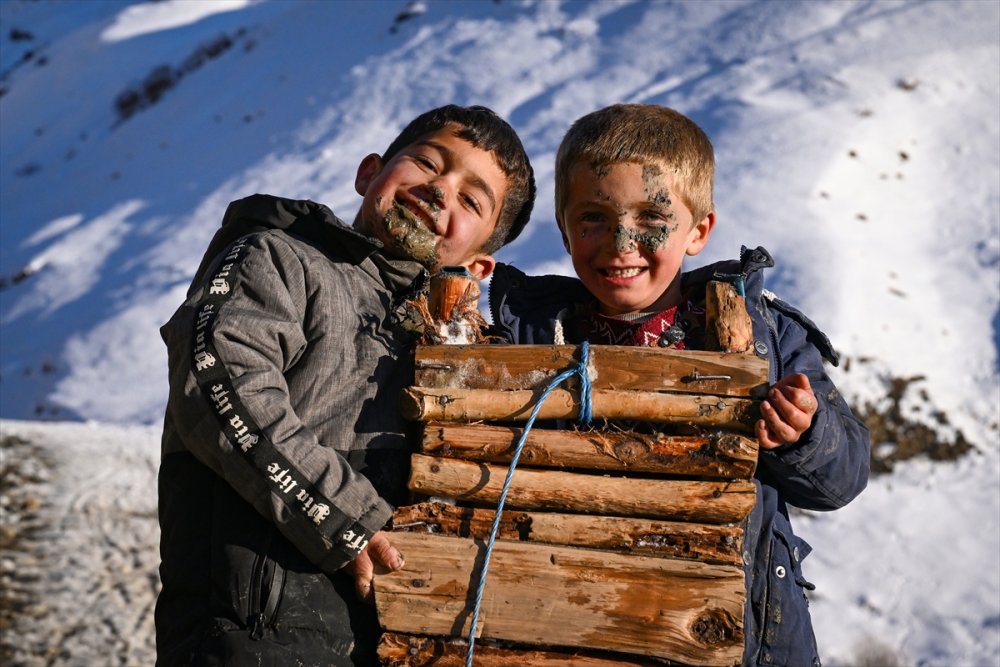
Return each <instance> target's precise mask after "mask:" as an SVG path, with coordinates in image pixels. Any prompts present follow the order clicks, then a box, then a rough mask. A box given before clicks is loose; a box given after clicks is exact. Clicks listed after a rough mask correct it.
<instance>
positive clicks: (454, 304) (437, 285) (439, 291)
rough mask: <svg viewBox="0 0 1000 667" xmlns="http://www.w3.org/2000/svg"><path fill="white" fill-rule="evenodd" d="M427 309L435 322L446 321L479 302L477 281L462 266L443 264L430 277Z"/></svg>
mask: <svg viewBox="0 0 1000 667" xmlns="http://www.w3.org/2000/svg"><path fill="white" fill-rule="evenodd" d="M429 292H430V296H429V297H428V302H429V303H428V309H429V310H430V314H431V317H432V318H434V321H435V322H447V321H449V320H452V319H454V318H456V317H461V315H462V313H463V312H464V311H466V310H469V309H470V308H476V307H477V304H478V302H479V293H480V292H479V281H478V280H476V279H475V278H473V277H472V274H471V273H469V270H468V269H466V268H465V267H462V266H445V267H442V268H441V270H440V271H438V273H436V274H435V275H433V276H432V277H431V284H430V290H429Z"/></svg>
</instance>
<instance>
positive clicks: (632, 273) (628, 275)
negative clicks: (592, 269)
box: [604, 269, 642, 278]
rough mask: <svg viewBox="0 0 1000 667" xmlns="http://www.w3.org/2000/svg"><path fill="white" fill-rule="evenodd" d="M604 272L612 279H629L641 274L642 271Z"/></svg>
mask: <svg viewBox="0 0 1000 667" xmlns="http://www.w3.org/2000/svg"><path fill="white" fill-rule="evenodd" d="M604 272H605V273H607V274H608V275H609V276H611V277H612V278H631V277H632V276H637V275H639V274H640V273H642V269H605V271H604Z"/></svg>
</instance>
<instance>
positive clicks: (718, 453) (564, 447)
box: [421, 422, 758, 479]
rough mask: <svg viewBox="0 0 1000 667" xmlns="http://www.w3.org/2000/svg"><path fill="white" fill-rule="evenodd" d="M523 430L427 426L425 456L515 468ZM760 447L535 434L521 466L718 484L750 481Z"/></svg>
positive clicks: (639, 436) (728, 440)
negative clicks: (683, 478)
mask: <svg viewBox="0 0 1000 667" xmlns="http://www.w3.org/2000/svg"><path fill="white" fill-rule="evenodd" d="M522 431H523V429H520V428H516V427H507V426H487V425H482V424H476V425H473V424H447V423H437V422H435V423H430V424H426V425H425V426H424V433H423V439H422V442H421V450H422V451H423V452H424V453H425V454H432V455H435V456H446V457H451V458H460V459H466V460H469V461H485V462H489V463H509V462H510V459H511V456H512V455H513V453H514V448H515V446H516V445H517V439H518V438H519V437H520V435H521V432H522ZM757 450H758V447H757V441H756V440H751V439H750V438H746V437H743V436H741V435H737V434H736V433H721V432H719V433H712V434H709V435H705V436H674V435H663V434H644V433H635V432H632V431H622V432H612V431H609V430H607V429H605V430H594V431H563V430H553V429H539V428H536V429H532V430H531V431H530V432H529V433H528V439H527V440H526V441H525V443H524V447H523V449H522V450H521V459H520V463H521V464H523V465H529V466H537V467H541V468H583V469H589V470H615V471H628V472H642V473H659V474H669V475H682V476H689V477H709V478H717V479H750V478H751V477H753V473H754V470H755V468H756V467H757Z"/></svg>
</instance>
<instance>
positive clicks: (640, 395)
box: [402, 387, 760, 432]
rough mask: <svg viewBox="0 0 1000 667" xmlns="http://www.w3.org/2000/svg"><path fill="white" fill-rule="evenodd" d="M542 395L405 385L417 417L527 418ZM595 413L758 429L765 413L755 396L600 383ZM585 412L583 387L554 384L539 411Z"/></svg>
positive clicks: (541, 415) (410, 412) (406, 401)
mask: <svg viewBox="0 0 1000 667" xmlns="http://www.w3.org/2000/svg"><path fill="white" fill-rule="evenodd" d="M537 400H538V393H537V392H535V391H530V390H527V389H525V390H516V391H492V390H489V389H433V388H427V387H410V388H408V389H406V390H404V391H403V398H402V413H403V416H404V417H405V418H407V419H409V420H411V421H454V422H477V421H500V422H512V421H526V420H527V419H528V417H529V416H530V415H531V412H532V409H533V408H534V407H535V404H536V402H537ZM592 405H593V408H592V411H593V416H594V418H595V419H609V420H619V421H647V422H658V423H661V424H674V425H682V426H694V425H699V426H701V427H703V428H708V429H718V428H728V429H734V430H739V431H743V432H750V431H752V430H753V424H754V422H756V421H757V419H759V418H760V409H759V403H758V402H757V401H755V400H753V399H749V398H733V397H731V396H711V395H702V394H697V395H695V394H661V393H656V392H639V391H618V390H613V389H594V390H593V392H592ZM578 414H580V398H579V393H578V392H576V391H570V390H568V389H555V390H553V391H552V392H551V393H550V394H549V395H548V397H547V398H546V400H545V402H544V403H542V404H541V407H540V408H539V411H538V419H575V418H576V416H577V415H578Z"/></svg>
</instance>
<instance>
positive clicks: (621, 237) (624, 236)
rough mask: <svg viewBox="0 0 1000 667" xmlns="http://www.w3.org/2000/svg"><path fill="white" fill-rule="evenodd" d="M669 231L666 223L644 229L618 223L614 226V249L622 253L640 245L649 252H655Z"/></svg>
mask: <svg viewBox="0 0 1000 667" xmlns="http://www.w3.org/2000/svg"><path fill="white" fill-rule="evenodd" d="M670 231H671V230H670V229H669V228H668V227H667V226H666V225H657V226H655V227H652V228H649V229H646V230H645V231H639V230H637V229H629V228H628V227H626V226H625V225H618V226H617V227H615V250H617V251H618V252H623V253H624V252H629V251H630V250H633V249H635V247H636V245H641V246H642V247H644V248H646V249H647V250H649V252H656V251H657V250H659V249H660V246H662V245H663V244H664V243H665V242H666V240H667V239H668V238H670Z"/></svg>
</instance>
